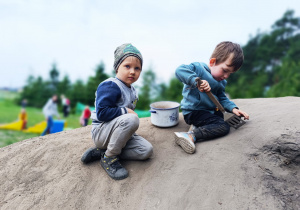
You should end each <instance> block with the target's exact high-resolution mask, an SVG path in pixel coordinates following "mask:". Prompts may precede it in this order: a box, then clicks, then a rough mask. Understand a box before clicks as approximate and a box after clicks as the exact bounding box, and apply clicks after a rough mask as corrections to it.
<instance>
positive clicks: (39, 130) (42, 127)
mask: <svg viewBox="0 0 300 210" xmlns="http://www.w3.org/2000/svg"><path fill="white" fill-rule="evenodd" d="M46 126H47V122H46V121H43V122H40V123H38V124H36V125H34V126H32V127H30V128H27V129H26V130H24V132H26V133H37V134H41V133H43V131H44V130H45V128H46Z"/></svg>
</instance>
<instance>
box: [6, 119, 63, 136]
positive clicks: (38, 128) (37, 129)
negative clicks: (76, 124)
mask: <svg viewBox="0 0 300 210" xmlns="http://www.w3.org/2000/svg"><path fill="white" fill-rule="evenodd" d="M23 125H24V121H23V120H19V121H16V122H13V123H8V124H3V125H0V129H6V130H16V131H23V132H26V133H37V134H41V133H42V132H43V131H44V130H45V128H46V126H47V122H46V121H43V122H40V123H38V124H36V125H34V126H32V127H29V128H28V129H26V130H24V129H22V128H23ZM66 126H67V121H64V120H53V126H52V129H51V130H50V133H56V132H60V131H63V130H64V128H65V127H66Z"/></svg>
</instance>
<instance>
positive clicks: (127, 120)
mask: <svg viewBox="0 0 300 210" xmlns="http://www.w3.org/2000/svg"><path fill="white" fill-rule="evenodd" d="M139 125H140V119H139V117H138V116H136V115H135V114H125V115H124V118H123V120H121V121H120V126H121V127H127V128H128V129H130V130H133V131H136V130H137V129H138V128H139Z"/></svg>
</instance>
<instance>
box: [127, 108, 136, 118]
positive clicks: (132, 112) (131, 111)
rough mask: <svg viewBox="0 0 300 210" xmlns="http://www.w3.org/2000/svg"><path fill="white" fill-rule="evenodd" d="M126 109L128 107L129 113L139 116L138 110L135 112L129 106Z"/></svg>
mask: <svg viewBox="0 0 300 210" xmlns="http://www.w3.org/2000/svg"><path fill="white" fill-rule="evenodd" d="M126 109H127V112H128V113H130V114H135V115H136V116H138V114H137V113H136V112H134V111H133V110H132V109H129V108H127V107H126Z"/></svg>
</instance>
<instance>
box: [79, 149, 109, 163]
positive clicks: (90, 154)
mask: <svg viewBox="0 0 300 210" xmlns="http://www.w3.org/2000/svg"><path fill="white" fill-rule="evenodd" d="M105 151H106V149H99V148H89V149H88V150H87V151H85V153H84V154H83V155H82V157H81V161H82V162H83V163H84V164H87V163H90V162H93V161H95V160H100V159H101V156H102V155H103V154H104V153H105Z"/></svg>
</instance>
